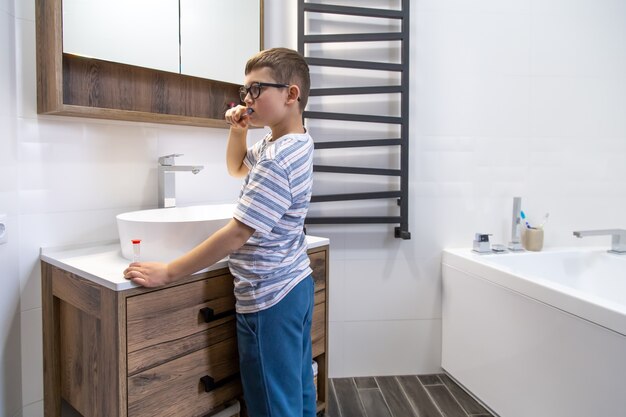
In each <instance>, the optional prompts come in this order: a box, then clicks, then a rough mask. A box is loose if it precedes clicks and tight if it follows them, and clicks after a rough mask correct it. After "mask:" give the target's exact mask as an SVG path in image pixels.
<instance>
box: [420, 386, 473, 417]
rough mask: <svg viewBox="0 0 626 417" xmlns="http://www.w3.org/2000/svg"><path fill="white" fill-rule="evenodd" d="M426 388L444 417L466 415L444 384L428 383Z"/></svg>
mask: <svg viewBox="0 0 626 417" xmlns="http://www.w3.org/2000/svg"><path fill="white" fill-rule="evenodd" d="M426 390H427V391H428V393H429V394H430V396H431V397H433V400H434V401H435V403H436V404H437V407H439V409H440V410H441V411H442V413H443V415H444V416H446V417H467V414H466V413H465V411H463V408H461V406H460V405H459V403H458V402H457V401H456V400H455V399H454V397H453V396H452V394H450V391H448V388H446V386H444V385H429V386H427V387H426Z"/></svg>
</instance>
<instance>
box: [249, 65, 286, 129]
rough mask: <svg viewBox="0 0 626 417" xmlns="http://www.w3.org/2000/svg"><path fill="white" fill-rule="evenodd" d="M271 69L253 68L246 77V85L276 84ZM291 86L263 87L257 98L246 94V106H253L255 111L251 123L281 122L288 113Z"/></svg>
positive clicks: (269, 124)
mask: <svg viewBox="0 0 626 417" xmlns="http://www.w3.org/2000/svg"><path fill="white" fill-rule="evenodd" d="M276 82H277V81H276V80H275V79H273V78H272V75H271V70H270V69H269V68H267V67H263V68H259V69H253V70H252V71H250V73H249V74H248V75H246V77H245V79H244V86H245V87H250V85H251V84H254V83H271V84H276ZM288 100H289V87H270V86H263V87H261V92H260V94H259V96H258V97H257V98H252V95H251V94H247V95H246V99H245V103H246V106H248V107H251V108H252V109H253V110H254V113H252V114H251V115H250V119H249V120H250V121H249V123H250V124H251V125H253V126H274V125H276V124H278V123H280V122H281V121H282V120H283V119H284V118H285V117H286V115H287V111H288V106H287V103H288Z"/></svg>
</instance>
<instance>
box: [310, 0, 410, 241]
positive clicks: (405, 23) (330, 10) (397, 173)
mask: <svg viewBox="0 0 626 417" xmlns="http://www.w3.org/2000/svg"><path fill="white" fill-rule="evenodd" d="M354 3H357V2H356V1H355V2H354ZM307 13H321V14H333V15H344V16H361V17H371V18H372V19H380V18H383V19H398V20H399V21H400V22H401V31H400V32H390V33H354V34H314V35H313V34H306V33H305V20H306V19H307ZM375 41H399V42H400V45H401V48H400V49H401V51H400V63H393V62H369V61H357V60H342V59H331V58H323V57H310V56H307V54H306V48H305V45H306V44H312V43H327V42H342V43H348V42H375ZM298 50H299V52H300V53H302V54H303V55H304V56H305V58H306V60H307V63H308V64H309V66H321V67H337V68H348V69H358V70H363V69H365V70H377V71H388V72H397V73H400V80H401V82H400V85H391V86H368V87H344V88H316V87H315V86H311V92H310V96H338V95H355V94H392V93H397V94H399V96H400V117H390V116H380V115H371V114H352V113H334V112H315V111H305V112H304V118H305V119H325V120H340V121H349V122H368V123H372V122H374V123H384V124H393V125H399V126H400V137H399V138H385V139H367V140H336V141H335V140H334V141H330V142H316V143H315V149H339V148H360V147H374V146H399V147H400V169H381V168H366V167H349V166H329V165H314V167H313V170H314V172H332V173H337V174H360V175H382V176H392V177H399V178H400V187H399V189H398V190H392V191H373V192H360V193H347V194H328V195H313V197H312V199H311V202H312V203H321V202H331V201H350V200H369V199H397V204H398V206H399V208H400V215H399V216H345V217H344V216H342V217H332V216H319V217H311V216H309V217H307V219H306V223H307V224H365V223H370V224H371V223H381V224H398V225H399V226H397V227H395V228H394V236H395V237H396V238H402V239H410V238H411V233H410V232H409V198H408V197H409V178H408V175H409V95H408V94H409V0H401V9H400V10H387V9H374V8H366V7H352V6H340V5H331V4H321V3H311V2H306V1H304V0H298Z"/></svg>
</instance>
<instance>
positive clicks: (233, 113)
mask: <svg viewBox="0 0 626 417" xmlns="http://www.w3.org/2000/svg"><path fill="white" fill-rule="evenodd" d="M231 104H232V107H231V108H230V109H228V110H226V113H225V114H224V118H225V119H226V123H228V124H229V125H231V128H235V129H237V128H239V129H247V128H248V121H249V120H250V119H249V117H250V115H251V114H252V113H253V112H254V110H253V109H252V107H246V106H242V105H237V106H235V105H234V103H231Z"/></svg>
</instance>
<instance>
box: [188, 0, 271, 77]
mask: <svg viewBox="0 0 626 417" xmlns="http://www.w3.org/2000/svg"><path fill="white" fill-rule="evenodd" d="M261 18H262V15H261V0H228V1H223V0H180V22H181V28H180V63H181V73H182V74H187V75H193V76H196V77H201V78H209V79H212V80H219V81H226V82H231V83H234V84H241V83H242V82H243V78H244V68H245V65H246V61H247V60H248V58H250V57H251V56H252V55H254V54H255V53H257V52H259V50H260V49H261Z"/></svg>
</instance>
